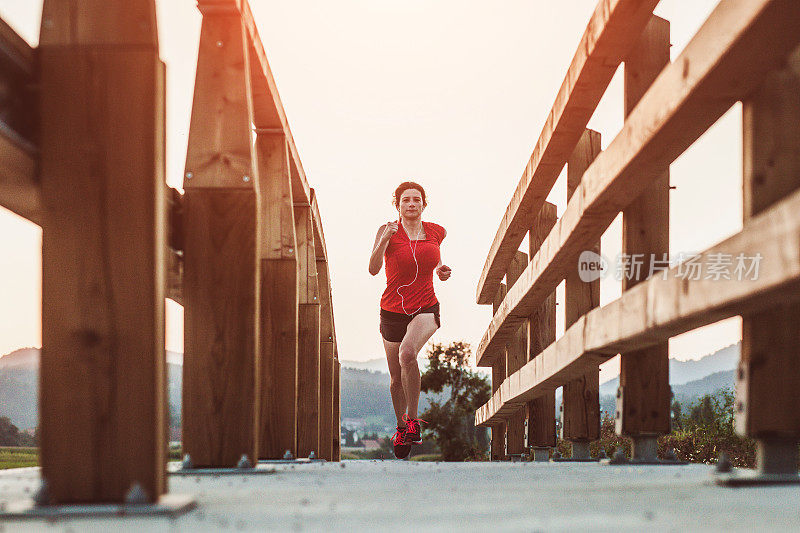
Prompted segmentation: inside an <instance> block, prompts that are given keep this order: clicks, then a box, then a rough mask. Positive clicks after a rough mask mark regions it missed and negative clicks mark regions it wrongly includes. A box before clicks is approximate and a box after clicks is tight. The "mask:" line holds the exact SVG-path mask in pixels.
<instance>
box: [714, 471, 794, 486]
mask: <svg viewBox="0 0 800 533" xmlns="http://www.w3.org/2000/svg"><path fill="white" fill-rule="evenodd" d="M713 481H714V483H715V484H716V485H720V486H723V487H754V486H761V485H800V476H798V475H797V473H794V474H762V473H760V472H757V471H755V472H754V471H748V472H741V473H740V472H731V473H730V474H714V480H713Z"/></svg>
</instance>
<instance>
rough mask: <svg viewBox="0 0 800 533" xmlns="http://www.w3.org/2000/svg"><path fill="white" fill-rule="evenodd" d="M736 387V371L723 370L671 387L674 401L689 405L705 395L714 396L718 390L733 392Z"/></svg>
mask: <svg viewBox="0 0 800 533" xmlns="http://www.w3.org/2000/svg"><path fill="white" fill-rule="evenodd" d="M735 387H736V370H723V371H721V372H714V373H713V374H709V375H708V376H706V377H704V378H703V379H698V380H695V381H690V382H689V383H684V384H682V385H675V386H673V387H672V393H673V394H674V395H675V399H676V400H678V401H679V402H680V403H683V404H686V403H691V402H693V401H694V400H696V399H698V398H700V397H701V396H704V395H706V394H714V393H715V392H717V391H718V390H720V389H725V388H728V389H731V390H734V389H735Z"/></svg>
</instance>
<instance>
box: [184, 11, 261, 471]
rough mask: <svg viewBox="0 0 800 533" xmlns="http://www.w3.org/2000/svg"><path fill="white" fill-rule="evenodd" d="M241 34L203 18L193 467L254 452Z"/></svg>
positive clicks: (188, 290) (191, 293)
mask: <svg viewBox="0 0 800 533" xmlns="http://www.w3.org/2000/svg"><path fill="white" fill-rule="evenodd" d="M245 55H246V52H245V39H244V35H243V31H242V25H241V21H240V19H239V17H238V16H236V15H228V14H214V15H211V14H209V15H206V16H204V17H203V23H202V28H201V31H200V49H199V53H198V58H197V77H196V79H195V92H194V101H193V105H192V119H191V126H190V129H189V146H188V150H187V154H186V173H185V176H184V183H183V186H184V189H185V190H186V193H185V195H184V232H185V235H184V243H185V249H184V277H183V279H184V286H183V298H184V324H185V325H184V364H183V449H184V452H185V453H188V454H189V455H190V456H191V458H192V462H193V463H194V465H195V466H196V467H234V466H236V464H237V462H238V461H239V458H240V457H241V456H242V455H247V456H248V457H249V458H250V460H251V461H253V462H255V460H256V459H257V457H258V440H257V438H256V435H257V427H258V418H259V405H258V398H259V395H258V389H259V385H260V383H259V371H260V369H259V364H258V357H259V343H260V341H259V331H258V329H257V324H258V313H259V310H258V284H259V277H258V270H257V269H258V264H257V261H256V258H257V253H258V240H257V234H256V214H257V213H256V192H255V189H254V184H255V181H256V178H257V176H256V174H255V172H254V168H253V166H252V153H251V133H250V111H249V104H248V78H247V72H246V60H245Z"/></svg>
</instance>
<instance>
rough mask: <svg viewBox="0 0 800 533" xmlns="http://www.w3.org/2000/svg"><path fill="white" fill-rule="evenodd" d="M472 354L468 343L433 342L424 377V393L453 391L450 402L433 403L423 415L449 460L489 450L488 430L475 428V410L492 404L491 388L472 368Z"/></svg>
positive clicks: (480, 454)
mask: <svg viewBox="0 0 800 533" xmlns="http://www.w3.org/2000/svg"><path fill="white" fill-rule="evenodd" d="M469 355H470V347H469V344H467V343H465V342H461V341H456V342H452V343H450V344H449V345H447V346H443V345H442V344H438V343H433V344H431V346H430V348H429V349H428V368H427V369H426V370H425V372H424V373H423V374H422V383H421V390H422V392H436V393H441V392H442V391H444V390H445V389H447V390H449V392H450V396H449V398H448V399H447V401H445V402H444V403H439V402H436V401H432V402H431V403H430V406H429V407H428V409H427V410H426V411H425V412H424V413H422V415H421V416H422V418H423V419H424V420H426V421H427V426H426V430H427V431H428V432H430V433H431V434H432V436H433V439H434V440H435V441H436V443H437V444H438V446H439V449H440V450H441V452H442V459H444V460H445V461H463V460H464V459H468V458H478V457H483V456H484V455H485V453H486V450H487V448H488V439H487V437H486V430H485V429H484V428H476V427H475V411H476V410H477V409H478V407H480V406H481V405H483V404H485V403H486V402H487V401H489V397H490V394H491V386H490V385H489V381H488V379H487V378H486V377H484V376H482V375H480V374H478V373H476V372H473V371H472V370H470V369H469V366H468V361H469Z"/></svg>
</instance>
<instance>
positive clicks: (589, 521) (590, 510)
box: [0, 461, 800, 531]
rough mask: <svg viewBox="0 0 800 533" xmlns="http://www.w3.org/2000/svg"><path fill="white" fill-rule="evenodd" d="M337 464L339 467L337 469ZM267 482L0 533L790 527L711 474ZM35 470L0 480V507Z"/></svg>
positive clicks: (397, 475)
mask: <svg viewBox="0 0 800 533" xmlns="http://www.w3.org/2000/svg"><path fill="white" fill-rule="evenodd" d="M341 465H344V467H342V466H341ZM341 465H340V464H337V463H325V464H306V465H297V466H289V465H278V466H276V467H275V469H276V473H275V474H274V475H262V476H249V477H246V476H239V475H236V476H220V477H217V478H213V477H203V478H198V477H196V476H186V477H175V476H171V477H170V492H172V493H184V494H193V495H195V496H196V497H197V499H198V507H197V509H195V510H194V511H191V512H190V513H188V514H186V515H183V516H180V517H178V518H172V519H170V518H157V517H148V518H124V519H114V520H109V519H81V520H77V519H76V520H69V521H58V522H56V523H55V524H51V523H48V522H47V521H44V520H41V521H25V522H20V521H17V522H6V523H3V522H2V521H0V529H3V527H5V531H16V530H25V531H38V530H39V529H41V530H43V531H44V530H47V531H53V526H54V525H55V526H56V529H60V528H63V529H65V530H68V529H72V530H74V531H95V530H97V531H100V530H106V531H108V530H112V531H142V530H153V531H162V530H163V531H167V530H169V531H198V530H208V529H214V530H217V529H230V530H234V531H237V530H239V531H241V530H245V531H246V530H254V531H255V530H260V531H268V530H271V531H288V530H297V531H321V530H324V531H365V530H372V531H388V530H394V529H397V528H402V529H407V530H408V529H409V528H410V529H412V530H424V531H430V530H433V531H457V530H484V531H487V530H488V531H493V530H512V531H522V530H525V531H532V530H543V531H553V530H586V529H588V530H608V531H612V530H613V531H628V530H629V531H641V530H643V529H645V528H647V529H651V530H656V531H664V530H674V531H682V530H683V531H692V530H698V529H707V530H714V531H720V530H727V531H739V530H741V531H752V530H759V531H760V530H784V531H786V530H797V529H798V527H800V510H799V509H800V489H798V487H797V486H788V487H769V488H764V487H761V488H752V487H751V488H744V489H730V488H723V487H717V486H715V485H712V484H711V483H709V480H710V477H711V471H712V467H709V466H704V465H687V466H660V467H655V466H644V467H642V466H639V467H630V466H601V465H597V464H564V463H560V464H559V463H497V462H495V463H438V464H437V463H415V462H404V461H344V462H342V463H341ZM37 485H38V471H37V470H36V469H25V470H18V471H16V472H15V471H5V472H3V473H0V506H2V503H3V502H9V501H13V500H18V499H20V498H23V497H26V496H29V495H30V493H31V492H32V491H33V490H35V488H36V486H37Z"/></svg>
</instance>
